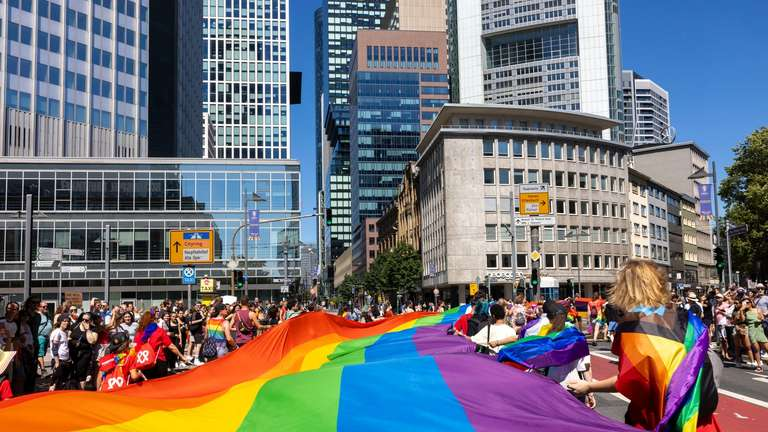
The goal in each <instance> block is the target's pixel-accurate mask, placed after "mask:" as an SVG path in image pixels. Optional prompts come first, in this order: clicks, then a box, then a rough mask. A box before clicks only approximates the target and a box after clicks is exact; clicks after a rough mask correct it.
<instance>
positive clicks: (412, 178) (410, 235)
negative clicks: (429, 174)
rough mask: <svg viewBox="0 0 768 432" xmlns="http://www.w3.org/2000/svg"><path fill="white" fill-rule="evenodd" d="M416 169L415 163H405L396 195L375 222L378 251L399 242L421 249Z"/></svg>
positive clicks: (382, 250)
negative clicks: (377, 235) (401, 180)
mask: <svg viewBox="0 0 768 432" xmlns="http://www.w3.org/2000/svg"><path fill="white" fill-rule="evenodd" d="M418 171H419V169H418V168H417V167H416V163H414V162H411V163H409V164H408V165H406V167H405V171H404V172H403V182H402V183H401V184H400V191H399V192H398V194H397V197H395V199H394V200H393V201H392V205H391V206H390V207H389V208H388V209H387V211H386V212H385V213H384V215H383V216H382V217H381V218H379V220H378V221H377V222H376V225H377V227H378V231H379V252H386V251H388V250H390V249H392V248H394V247H395V246H397V245H401V244H407V245H409V246H411V247H412V248H414V249H415V250H416V251H420V250H421V213H420V211H419V190H418V187H419V183H418Z"/></svg>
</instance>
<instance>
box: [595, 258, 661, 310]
mask: <svg viewBox="0 0 768 432" xmlns="http://www.w3.org/2000/svg"><path fill="white" fill-rule="evenodd" d="M669 295H670V294H669V290H668V289H667V277H666V276H665V275H664V273H663V272H662V271H661V269H659V267H658V266H657V265H656V264H654V263H653V262H652V261H648V260H629V261H627V263H626V264H625V265H624V267H623V268H622V269H621V270H620V271H619V273H618V275H617V276H616V283H615V284H614V285H613V287H611V289H610V290H609V291H608V301H609V302H610V303H612V304H614V305H616V306H618V307H620V308H622V309H624V310H626V311H631V310H632V309H634V308H636V307H637V306H649V307H659V306H664V305H666V304H667V303H668V302H669Z"/></svg>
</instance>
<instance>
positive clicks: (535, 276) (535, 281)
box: [531, 268, 539, 288]
mask: <svg viewBox="0 0 768 432" xmlns="http://www.w3.org/2000/svg"><path fill="white" fill-rule="evenodd" d="M531 286H532V287H533V288H536V287H537V286H539V269H537V268H535V269H533V270H531Z"/></svg>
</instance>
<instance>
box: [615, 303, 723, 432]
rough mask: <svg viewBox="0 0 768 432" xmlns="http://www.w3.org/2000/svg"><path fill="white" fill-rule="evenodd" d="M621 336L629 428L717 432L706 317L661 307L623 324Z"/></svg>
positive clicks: (621, 381) (621, 379)
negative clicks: (708, 355) (705, 324)
mask: <svg viewBox="0 0 768 432" xmlns="http://www.w3.org/2000/svg"><path fill="white" fill-rule="evenodd" d="M616 337H617V339H616V342H615V343H614V345H613V352H614V354H616V355H617V356H619V376H618V380H617V382H616V388H617V390H618V391H619V392H621V393H622V394H623V395H624V396H626V397H628V398H629V399H630V400H631V403H630V405H629V408H628V410H627V422H628V423H629V424H631V425H634V426H637V427H642V428H644V429H649V430H656V431H680V432H693V431H696V430H697V429H698V430H718V429H717V425H716V422H715V420H714V417H712V413H713V412H714V410H715V408H716V407H717V401H718V399H717V388H716V386H715V383H714V378H713V375H712V366H711V364H710V362H709V360H708V358H707V350H708V349H709V334H708V331H707V328H706V327H705V326H704V324H703V323H702V322H701V319H699V318H698V317H697V316H695V315H693V314H691V313H690V312H686V311H678V310H676V309H664V308H661V309H660V310H659V311H658V312H656V313H653V312H651V313H649V314H647V315H643V316H642V318H640V319H636V320H631V319H630V320H627V321H625V322H622V323H621V324H620V325H619V327H618V330H617V333H616Z"/></svg>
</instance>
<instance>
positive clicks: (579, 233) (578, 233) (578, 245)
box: [565, 229, 589, 295]
mask: <svg viewBox="0 0 768 432" xmlns="http://www.w3.org/2000/svg"><path fill="white" fill-rule="evenodd" d="M584 236H587V237H589V233H588V232H586V231H584V230H582V229H577V230H571V231H568V233H567V234H566V235H565V238H574V237H576V260H577V261H578V262H579V269H578V274H577V277H576V280H577V284H578V286H579V295H583V293H582V291H581V265H582V262H581V259H582V257H581V238H582V237H584Z"/></svg>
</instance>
